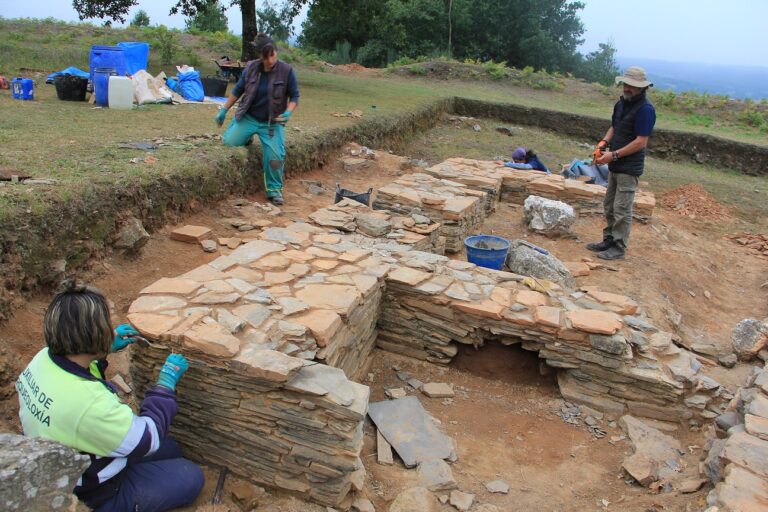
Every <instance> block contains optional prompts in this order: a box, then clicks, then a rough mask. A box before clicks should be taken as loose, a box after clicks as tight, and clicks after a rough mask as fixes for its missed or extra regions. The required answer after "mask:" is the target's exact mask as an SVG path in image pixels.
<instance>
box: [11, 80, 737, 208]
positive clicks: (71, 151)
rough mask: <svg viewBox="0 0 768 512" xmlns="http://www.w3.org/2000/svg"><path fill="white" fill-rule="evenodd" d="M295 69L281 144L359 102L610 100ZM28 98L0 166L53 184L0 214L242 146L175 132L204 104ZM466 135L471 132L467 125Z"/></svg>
mask: <svg viewBox="0 0 768 512" xmlns="http://www.w3.org/2000/svg"><path fill="white" fill-rule="evenodd" d="M298 75H299V80H300V86H301V93H302V98H301V105H300V108H299V109H298V110H297V112H296V115H295V116H294V117H293V118H292V120H291V124H290V126H289V129H288V131H287V133H288V134H287V139H288V143H289V144H290V143H291V142H292V141H293V142H300V141H302V140H307V139H308V138H314V137H318V136H321V134H322V132H323V131H324V130H326V129H329V128H335V127H340V126H347V125H350V124H351V123H354V122H356V121H355V120H354V119H352V118H347V117H334V116H333V113H335V112H338V113H342V114H344V113H346V112H348V111H351V110H361V111H362V112H363V115H364V116H365V117H366V118H370V117H375V116H386V115H388V114H397V113H402V112H406V111H409V110H411V109H413V108H414V107H417V106H419V105H425V104H428V103H430V102H432V101H434V100H436V99H438V98H441V97H446V96H450V95H456V94H460V95H464V96H469V97H474V98H478V99H484V100H490V101H497V102H507V103H517V104H522V105H528V106H534V107H544V108H550V109H555V110H563V111H569V112H574V113H579V114H586V115H593V116H598V117H605V118H606V119H607V118H608V116H609V114H610V110H611V103H612V99H611V98H609V97H607V96H603V97H594V96H587V95H584V94H569V91H568V90H555V91H552V90H550V91H540V90H534V89H530V88H523V87H515V86H504V85H502V84H499V83H494V82H475V83H469V82H468V83H461V84H458V83H456V82H446V81H430V80H426V79H419V78H417V79H410V78H404V77H399V76H395V75H392V74H384V75H383V76H382V75H378V74H375V75H374V74H342V73H335V72H320V71H317V70H315V69H312V68H304V67H300V68H299V72H298ZM459 85H460V87H459ZM35 97H36V99H35V101H33V102H21V101H15V100H12V99H11V98H10V92H9V91H3V92H2V93H1V94H0V108H2V110H3V112H4V121H5V128H4V130H3V131H2V132H0V144H2V145H3V148H4V151H3V152H2V154H0V166H4V167H9V168H11V169H17V170H19V171H22V172H26V173H29V174H31V175H33V176H35V177H41V178H54V179H56V180H58V181H59V184H57V185H56V186H53V187H49V186H34V187H31V186H25V185H11V184H8V185H5V186H3V187H0V218H3V217H6V218H7V217H8V216H9V215H10V214H11V211H12V210H13V209H15V208H23V209H27V210H31V211H34V212H39V211H43V210H44V209H45V208H46V205H47V203H49V202H50V201H52V200H56V199H63V200H67V199H68V198H71V197H73V196H75V195H77V194H81V193H84V192H87V190H88V189H90V188H92V187H100V186H110V185H118V186H119V185H131V184H140V183H145V182H147V181H148V180H153V179H155V178H157V177H158V176H168V175H179V174H181V175H184V174H186V173H193V174H194V173H201V172H205V171H206V169H207V168H209V167H210V166H211V165H212V162H215V161H221V160H224V159H227V158H229V157H232V156H236V157H243V156H244V155H245V154H246V150H245V149H242V148H226V147H224V146H223V145H222V144H221V142H220V141H217V140H193V141H189V140H183V139H184V138H189V137H192V136H203V135H206V134H216V133H221V131H222V130H221V129H219V128H218V127H217V126H216V125H215V124H214V122H213V117H214V115H215V113H216V110H217V107H216V106H214V105H187V104H185V105H175V106H171V105H150V106H143V107H141V108H137V109H134V110H131V111H117V110H109V109H101V108H94V106H93V105H91V104H88V103H80V102H63V101H59V100H58V99H57V98H56V94H55V90H54V87H53V86H52V85H45V84H43V83H42V79H40V80H38V83H37V85H36V88H35ZM231 115H232V114H230V119H231ZM658 124H659V126H664V127H668V128H675V129H684V128H686V127H685V126H684V124H683V123H682V122H681V121H680V120H678V119H675V118H674V117H673V116H669V117H667V116H663V115H661V114H660V115H659V123H658ZM702 128H703V127H702ZM467 136H468V137H471V136H472V134H471V133H469V132H468V133H467ZM547 137H548V138H551V139H552V140H551V144H548V145H552V146H553V147H554V146H557V145H558V144H561V142H558V139H559V137H557V136H555V135H550V136H547ZM158 139H162V143H163V145H161V146H160V147H159V148H158V149H157V150H156V151H155V152H154V156H155V157H156V158H157V159H158V161H157V162H156V163H154V164H146V163H143V162H141V163H131V160H132V159H134V158H136V157H138V158H139V159H140V161H141V160H143V158H144V156H145V155H146V153H145V152H143V151H140V150H133V149H120V148H119V147H118V145H119V144H120V143H121V142H128V141H143V142H152V141H157V140H158ZM179 139H181V140H179ZM586 142H590V141H586ZM534 147H537V148H543V147H544V146H543V145H542V144H534ZM563 154H564V155H566V154H569V153H568V152H564V153H563ZM564 162H565V160H564V161H563V163H564ZM660 166H661V167H664V166H665V165H664V164H662V163H660ZM675 167H677V164H675ZM719 172H720V171H715V174H717V173H719ZM670 174H671V175H673V176H674V173H670ZM744 179H745V180H749V178H746V177H745V178H744Z"/></svg>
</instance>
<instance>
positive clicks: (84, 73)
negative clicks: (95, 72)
mask: <svg viewBox="0 0 768 512" xmlns="http://www.w3.org/2000/svg"><path fill="white" fill-rule="evenodd" d="M61 75H75V76H80V77H83V78H90V77H91V75H90V74H89V73H88V72H87V71H83V70H82V69H80V68H76V67H74V66H70V67H68V68H67V69H62V70H61V71H57V72H55V73H51V74H50V75H48V78H46V79H45V83H47V84H52V83H53V79H54V78H56V77H57V76H61Z"/></svg>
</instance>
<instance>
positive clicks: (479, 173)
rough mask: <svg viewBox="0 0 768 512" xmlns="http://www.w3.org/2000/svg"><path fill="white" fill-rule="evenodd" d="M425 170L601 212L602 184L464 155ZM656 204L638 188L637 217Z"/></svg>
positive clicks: (518, 199) (520, 198) (521, 198)
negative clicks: (593, 183)
mask: <svg viewBox="0 0 768 512" xmlns="http://www.w3.org/2000/svg"><path fill="white" fill-rule="evenodd" d="M426 172H427V173H429V174H430V175H432V176H434V177H435V178H440V179H445V180H451V181H454V182H458V183H462V184H464V185H466V186H468V187H470V188H473V189H475V190H478V191H483V192H486V193H490V192H491V190H496V188H497V186H498V189H499V190H500V192H499V194H498V196H499V197H500V200H503V201H508V202H512V203H516V204H523V203H524V202H525V199H526V198H527V197H528V196H532V195H533V196H541V197H545V198H547V199H554V200H557V201H563V202H565V203H568V204H569V205H571V206H573V207H574V208H575V209H576V210H577V211H578V212H579V213H580V214H584V215H588V214H598V215H602V214H603V199H604V197H605V190H606V189H605V187H602V186H600V185H591V184H588V183H584V182H583V181H580V180H577V179H566V178H565V177H563V176H560V175H557V174H545V173H542V172H540V171H529V170H522V169H512V168H509V167H503V166H500V165H498V164H496V163H494V162H490V161H483V160H470V159H466V158H450V159H448V160H446V161H444V162H442V163H440V164H437V165H435V166H433V167H431V168H429V169H427V170H426ZM497 184H498V185H497ZM655 206H656V199H655V196H654V195H653V193H651V192H648V191H644V190H638V192H637V193H636V194H635V203H634V206H633V215H634V216H635V217H636V218H638V219H639V220H648V219H649V218H651V217H652V216H653V209H654V207H655Z"/></svg>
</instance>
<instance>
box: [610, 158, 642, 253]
mask: <svg viewBox="0 0 768 512" xmlns="http://www.w3.org/2000/svg"><path fill="white" fill-rule="evenodd" d="M637 181H638V178H637V176H630V175H629V174H619V173H615V172H609V173H608V190H607V191H606V192H605V201H604V202H603V209H604V211H605V220H606V226H605V229H603V240H613V241H614V243H615V244H616V245H617V246H619V247H620V248H621V249H624V250H626V249H627V246H628V245H629V231H630V229H631V228H632V203H634V201H635V191H636V190H637Z"/></svg>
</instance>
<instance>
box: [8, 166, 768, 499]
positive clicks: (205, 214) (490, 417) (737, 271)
mask: <svg viewBox="0 0 768 512" xmlns="http://www.w3.org/2000/svg"><path fill="white" fill-rule="evenodd" d="M399 163H400V160H399V159H397V158H396V157H392V156H389V155H387V154H386V153H384V152H380V160H379V161H378V163H377V164H376V165H373V166H372V167H371V168H369V169H365V170H363V171H358V172H357V173H355V174H350V173H347V172H345V171H344V170H343V169H342V168H341V165H340V164H339V163H338V162H336V161H335V162H333V163H331V164H329V165H328V166H326V167H325V168H323V169H318V170H316V171H313V172H311V173H309V174H307V175H305V176H303V177H302V178H301V179H300V180H299V179H296V180H292V181H289V182H288V183H287V190H286V200H287V205H286V206H285V208H283V212H284V214H283V215H282V216H279V217H267V216H266V215H265V218H268V219H269V220H272V221H273V222H274V223H275V225H281V224H284V223H287V222H289V221H291V220H295V219H300V218H305V217H306V215H307V214H308V213H310V212H312V211H314V210H315V209H317V208H319V207H321V206H324V205H327V204H329V203H331V202H332V201H333V188H334V185H335V183H336V182H340V183H341V184H342V186H343V187H345V188H348V189H353V190H356V191H360V192H362V191H365V190H367V188H368V187H374V188H376V187H378V186H380V185H383V184H384V183H388V182H390V181H392V179H394V177H395V176H396V175H398V174H402V173H403V172H404V171H402V170H400V167H399ZM309 181H312V182H319V183H320V184H322V186H323V188H325V189H326V190H327V192H326V193H324V194H321V195H314V194H312V193H310V192H309V191H308V185H307V183H306V182H309ZM248 199H250V200H255V201H261V202H263V201H264V198H263V196H262V195H260V194H255V195H252V196H248ZM521 213H522V209H521V208H520V207H516V206H511V205H507V204H501V205H500V206H499V209H498V211H497V212H496V214H495V215H494V216H493V217H492V218H490V219H489V220H488V221H487V222H486V223H485V225H484V226H483V228H482V231H483V232H485V233H493V234H499V235H502V236H505V237H507V238H518V237H521V236H525V237H526V238H527V239H528V240H530V241H531V242H533V243H535V244H537V245H541V246H543V247H545V248H547V249H549V250H551V251H552V252H553V253H554V254H555V255H556V256H558V257H559V258H561V259H563V260H572V261H578V260H580V259H581V258H582V257H588V256H591V254H589V253H588V251H586V250H585V249H584V247H583V244H584V243H585V242H587V241H592V240H596V239H597V238H598V237H599V233H600V229H601V227H602V219H600V218H597V217H582V218H580V219H579V220H578V222H577V223H576V226H575V231H576V233H577V235H578V239H561V240H556V241H552V240H549V239H545V238H543V237H540V236H529V235H527V234H526V233H524V231H523V227H522V225H521V224H520V216H521ZM227 216H228V215H227V205H226V202H222V203H220V204H217V205H210V206H207V207H203V206H202V205H201V206H199V207H198V208H197V210H196V212H195V213H193V214H192V215H191V216H190V217H189V218H188V219H186V220H185V223H188V224H196V225H205V226H209V227H210V228H212V229H213V230H214V237H218V236H222V237H229V236H234V235H235V234H236V233H235V232H234V230H233V228H231V227H230V226H228V225H227V224H226V223H224V222H223V219H224V218H225V217H227ZM173 227H175V226H167V227H166V228H164V229H161V230H159V231H157V232H155V233H153V234H152V237H151V239H150V241H149V242H148V244H147V245H146V247H145V248H144V249H143V251H142V252H141V254H140V255H139V256H138V257H136V258H133V259H128V258H125V257H123V256H119V255H113V256H111V257H108V258H106V259H104V260H103V261H100V262H94V264H93V266H92V268H91V269H90V270H89V271H87V272H84V273H83V274H82V276H81V277H82V278H83V279H84V280H86V281H88V282H90V283H92V284H94V285H96V286H98V287H100V288H101V289H102V290H104V291H105V292H106V294H107V296H108V297H110V298H111V300H113V301H114V302H115V310H116V318H115V319H114V320H115V322H116V323H117V322H120V321H124V319H125V313H126V311H127V308H128V306H129V304H130V302H131V301H132V300H133V299H134V298H135V297H136V296H137V294H138V292H139V290H141V289H142V288H144V287H145V286H147V285H149V284H151V283H152V282H154V281H156V280H157V279H158V278H160V277H164V276H169V277H170V276H175V275H178V274H180V273H183V272H185V271H187V270H189V269H192V268H194V267H195V266H197V265H200V264H201V263H203V262H206V261H209V260H212V259H214V258H215V257H217V256H218V255H217V254H206V253H204V252H203V251H202V250H201V249H200V248H199V247H197V246H193V245H186V244H182V243H179V242H174V241H171V240H170V239H169V237H168V234H169V231H170V229H172V228H173ZM724 229H726V230H727V226H722V225H721V226H718V229H712V226H711V225H708V224H706V223H703V222H700V221H691V220H689V219H686V218H684V217H680V216H678V215H674V214H672V213H670V212H667V211H664V210H661V209H658V210H657V213H656V218H655V219H654V221H653V222H652V223H650V224H648V225H641V224H636V225H635V226H634V228H633V234H632V245H631V247H630V252H629V256H628V259H627V260H626V261H623V262H616V263H615V264H614V266H615V267H616V268H617V269H618V272H609V271H607V270H596V271H593V272H592V274H591V275H590V276H586V277H580V278H578V283H579V284H580V285H599V286H600V287H601V288H604V289H606V290H609V291H610V290H615V291H616V292H618V293H623V294H627V295H629V296H631V297H632V298H634V299H635V300H637V301H638V302H639V303H640V304H642V305H643V307H644V308H645V309H646V311H647V312H648V314H649V315H650V316H651V318H652V319H653V320H654V321H655V322H657V323H658V324H660V325H662V326H666V327H673V325H674V322H673V321H672V320H670V318H672V319H674V317H675V313H679V314H680V315H681V321H680V322H679V329H680V333H681V334H682V335H683V336H684V337H688V338H690V339H694V340H704V341H711V342H713V343H715V344H717V346H718V347H720V348H722V349H725V348H726V347H727V345H728V343H729V335H730V330H731V329H732V327H733V325H734V324H735V323H736V322H737V321H739V320H741V319H742V318H744V317H748V316H753V317H757V318H764V317H766V316H768V304H766V301H765V290H761V289H760V285H761V284H762V283H764V282H765V281H766V280H767V279H768V278H767V277H766V267H765V261H764V260H760V259H758V258H757V257H754V256H748V255H746V254H745V253H744V252H743V251H740V249H739V248H738V247H736V246H735V245H734V244H733V243H732V242H729V241H726V240H723V239H722V238H721V236H720V234H719V233H722V232H723V230H724ZM458 257H463V256H461V255H459V256H458ZM704 291H707V292H708V294H709V295H710V298H706V297H705V294H704ZM691 292H693V293H691ZM49 300H50V294H42V295H39V296H35V297H32V298H30V299H29V300H28V301H27V302H26V307H24V308H23V309H20V310H18V311H16V313H15V317H14V318H13V319H12V320H11V321H9V322H7V323H5V324H3V325H0V346H2V347H3V348H2V349H1V350H0V378H1V379H2V380H0V385H2V386H3V387H2V390H0V391H2V392H0V398H2V399H3V401H2V402H0V430H3V431H18V420H17V416H16V415H17V407H18V405H17V402H16V397H15V394H14V393H13V390H12V385H13V384H12V382H13V379H14V376H15V375H16V374H17V372H18V371H19V370H20V369H21V368H22V367H23V366H24V365H25V364H26V363H27V361H28V360H29V359H30V358H31V357H32V355H34V354H35V353H36V352H37V351H38V350H39V349H40V348H41V347H42V345H43V343H42V329H41V324H42V316H43V313H44V309H45V307H46V306H47V304H48V302H49ZM392 365H397V366H399V367H401V368H402V369H403V370H405V371H408V372H410V373H411V374H412V375H413V376H414V377H416V378H418V379H419V380H422V381H424V382H428V381H438V382H450V383H452V384H453V385H454V386H455V388H456V389H457V391H458V393H457V396H456V398H455V399H454V400H453V402H451V403H446V404H444V403H443V401H442V400H439V399H428V398H426V397H422V402H423V403H424V405H425V407H426V408H427V410H428V411H429V412H430V413H432V414H433V415H434V416H435V417H436V418H437V419H438V420H439V421H440V423H441V425H442V427H443V428H444V430H445V431H446V433H447V434H448V435H450V436H451V437H453V438H454V439H455V440H456V442H457V444H458V453H459V461H458V462H457V463H456V464H455V465H454V466H453V471H454V476H455V477H456V478H457V480H458V483H459V487H460V489H461V490H463V491H465V492H472V493H474V494H476V495H477V498H476V502H478V503H492V504H495V505H497V506H498V507H499V509H500V510H534V509H542V510H607V509H608V510H629V511H635V510H636V511H645V510H662V509H663V510H679V511H687V510H698V509H700V508H702V506H703V504H704V501H703V500H704V496H705V494H706V491H700V492H699V493H697V494H693V495H686V496H677V495H675V494H664V495H650V494H648V493H647V491H646V490H644V489H641V488H639V487H637V486H634V485H631V484H627V483H625V481H624V477H623V476H622V474H621V471H620V462H621V459H622V458H623V457H624V456H625V455H626V454H627V453H629V451H630V447H629V445H628V443H627V442H626V441H618V442H616V443H615V444H611V443H610V442H609V441H610V440H611V437H612V436H619V435H620V431H619V430H618V429H617V428H615V427H611V426H609V425H607V424H605V423H601V427H603V428H605V430H606V431H607V432H608V435H607V436H606V437H605V438H603V439H596V438H595V437H594V436H593V435H592V434H590V433H589V432H588V431H587V430H586V429H585V428H584V427H583V426H581V427H579V426H574V425H570V424H566V423H564V422H563V420H562V419H560V418H559V417H557V416H556V415H554V414H553V411H555V410H556V409H558V408H559V406H560V405H561V400H560V398H559V394H558V392H557V388H556V385H555V384H554V382H553V380H552V378H551V377H541V376H540V375H539V372H538V362H537V360H536V359H535V356H533V355H532V354H530V353H526V352H523V351H521V350H519V349H515V348H512V347H501V346H494V345H490V346H487V347H483V348H482V349H481V350H479V351H477V352H475V351H474V349H469V350H463V351H462V353H461V354H460V355H459V356H458V357H457V358H456V361H455V362H454V363H453V364H452V366H451V367H449V368H440V367H437V366H434V365H431V364H427V363H422V362H419V361H415V360H411V359H406V358H402V357H399V356H395V355H393V354H389V353H385V352H381V351H378V350H377V351H376V352H375V353H374V356H373V358H372V363H371V368H370V370H369V372H370V373H371V374H372V377H373V378H372V380H370V379H369V381H368V382H366V384H369V385H370V386H371V388H372V398H371V400H372V401H378V400H382V399H384V387H386V386H392V385H402V383H401V382H400V381H398V379H397V377H396V375H395V372H394V371H393V370H392ZM110 368H111V370H110V371H111V372H119V373H122V374H123V375H127V363H126V360H125V357H124V356H120V355H118V356H113V361H112V366H111V367H110ZM743 372H744V367H742V369H741V370H738V371H729V372H726V371H722V370H721V371H720V372H719V375H718V378H721V380H722V381H723V382H726V383H728V384H733V385H735V384H739V383H740V381H741V380H742V378H743ZM412 393H413V392H412ZM678 436H679V437H681V438H682V439H683V442H684V445H686V446H698V447H700V446H702V444H703V438H702V434H701V433H700V432H698V431H691V432H689V431H685V432H680V433H679V434H678ZM365 439H366V441H365V448H364V452H363V460H364V463H365V466H366V469H367V470H368V475H369V478H368V481H367V494H368V496H369V498H370V499H372V500H373V501H374V502H375V504H376V506H377V510H385V509H386V506H385V504H386V503H387V502H388V501H390V500H391V499H393V498H394V497H395V496H396V495H397V493H398V492H400V491H401V490H403V489H404V488H407V487H409V486H411V485H415V484H416V481H417V477H416V472H415V471H414V470H406V469H405V468H404V467H403V466H402V464H401V463H399V462H397V463H396V464H395V465H394V466H380V465H378V464H377V463H376V462H375V459H376V457H375V431H374V430H373V428H372V426H371V425H368V426H367V429H366V438H365ZM700 454H701V448H693V449H692V453H691V454H689V456H688V457H687V459H686V461H687V463H689V464H691V465H693V464H696V463H697V460H698V456H699V455H700ZM206 473H207V476H208V482H207V485H206V489H205V491H204V493H203V495H202V496H201V498H200V499H199V500H198V501H197V503H196V504H195V506H193V507H191V508H190V509H189V510H200V511H207V512H213V511H216V512H223V511H225V510H236V508H235V507H234V505H232V502H231V501H230V500H229V498H226V500H225V503H224V505H222V506H219V507H215V508H214V507H211V506H208V505H205V503H207V502H209V501H210V497H211V495H212V493H213V486H214V485H215V480H216V474H217V473H216V471H215V469H213V468H208V469H207V471H206ZM494 479H503V480H505V481H507V482H508V483H509V484H510V486H511V490H510V493H509V494H508V495H499V494H490V493H488V492H487V491H486V490H485V487H484V485H483V484H484V482H487V481H489V480H494ZM234 482H235V481H234V479H230V480H228V484H227V486H226V487H225V496H228V492H227V490H228V489H230V488H231V485H232V484H233V483H234ZM603 500H605V501H603ZM605 503H608V505H606V504H605ZM263 504H264V506H265V508H264V510H280V511H293V510H295V511H302V512H313V511H315V510H317V511H323V510H324V508H323V507H316V506H314V505H307V504H305V503H303V502H300V501H298V500H296V499H295V498H292V497H290V496H286V495H283V494H279V493H278V494H275V495H273V494H269V495H268V496H267V497H265V499H264V500H263ZM449 509H450V507H448V506H445V510H449Z"/></svg>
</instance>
